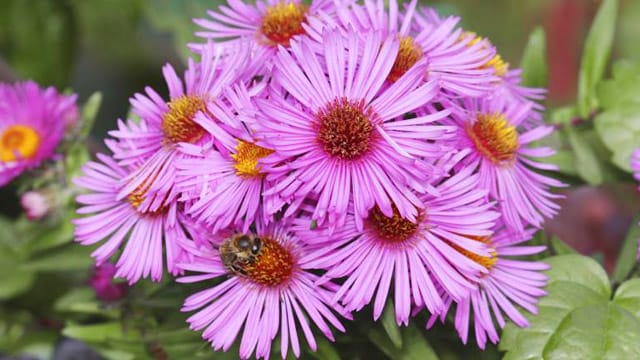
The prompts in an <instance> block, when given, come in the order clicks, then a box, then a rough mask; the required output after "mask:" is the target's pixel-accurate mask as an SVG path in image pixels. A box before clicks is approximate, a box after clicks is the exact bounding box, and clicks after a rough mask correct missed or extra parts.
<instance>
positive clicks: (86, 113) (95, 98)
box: [78, 92, 102, 140]
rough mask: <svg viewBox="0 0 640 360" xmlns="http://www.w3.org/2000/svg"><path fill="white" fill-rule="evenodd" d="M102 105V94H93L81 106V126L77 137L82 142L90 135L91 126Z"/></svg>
mask: <svg viewBox="0 0 640 360" xmlns="http://www.w3.org/2000/svg"><path fill="white" fill-rule="evenodd" d="M101 104H102V93H100V92H94V93H93V94H91V96H90V97H89V99H87V101H86V102H85V103H84V105H83V106H82V125H81V127H80V131H79V133H78V137H79V139H81V140H84V139H86V138H87V136H89V134H90V133H91V129H92V128H93V124H94V122H95V120H96V116H97V115H98V110H100V105H101Z"/></svg>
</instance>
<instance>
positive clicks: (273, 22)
mask: <svg viewBox="0 0 640 360" xmlns="http://www.w3.org/2000/svg"><path fill="white" fill-rule="evenodd" d="M307 10H308V8H307V6H306V5H304V4H296V3H294V2H286V1H281V2H279V3H278V4H276V5H273V6H270V7H269V8H267V12H266V13H265V14H264V16H263V17H262V23H261V24H260V33H262V35H264V37H265V38H266V43H267V44H268V45H271V46H278V45H282V46H289V40H291V38H292V37H294V36H296V35H302V34H304V33H305V30H304V28H303V27H302V24H303V23H304V22H305V21H306V19H307Z"/></svg>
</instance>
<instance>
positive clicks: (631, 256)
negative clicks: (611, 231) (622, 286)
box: [613, 215, 640, 281]
mask: <svg viewBox="0 0 640 360" xmlns="http://www.w3.org/2000/svg"><path fill="white" fill-rule="evenodd" d="M638 222H640V215H637V216H636V217H635V218H634V219H633V222H632V223H631V226H630V227H629V232H628V233H627V237H626V238H625V240H624V243H623V245H622V247H621V248H620V253H619V254H618V260H617V261H616V268H615V270H614V272H613V279H614V280H615V281H622V280H624V278H625V277H626V276H627V274H628V273H629V272H630V271H631V270H632V269H633V268H634V267H635V266H636V264H637V261H638V260H637V259H636V256H637V254H638V239H640V226H638V225H637V224H638Z"/></svg>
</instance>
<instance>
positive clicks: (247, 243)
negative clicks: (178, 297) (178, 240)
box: [178, 223, 349, 359]
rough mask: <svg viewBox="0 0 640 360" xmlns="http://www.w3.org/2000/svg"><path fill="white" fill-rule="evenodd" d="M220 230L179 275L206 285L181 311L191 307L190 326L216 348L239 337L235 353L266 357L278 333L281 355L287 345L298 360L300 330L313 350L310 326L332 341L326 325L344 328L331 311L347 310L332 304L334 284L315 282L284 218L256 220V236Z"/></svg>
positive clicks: (224, 347) (305, 252)
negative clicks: (279, 220) (275, 221)
mask: <svg viewBox="0 0 640 360" xmlns="http://www.w3.org/2000/svg"><path fill="white" fill-rule="evenodd" d="M199 235H201V236H205V235H204V234H199ZM226 236H229V237H228V238H225V235H222V234H219V235H214V236H213V237H212V238H211V243H210V246H209V247H208V248H202V249H201V250H199V251H197V252H196V253H195V257H194V259H193V261H191V262H189V263H185V264H181V265H180V266H181V268H182V269H184V270H186V271H194V272H197V273H199V274H197V275H191V276H184V277H182V278H179V279H178V282H182V283H194V282H196V283H197V282H202V281H207V282H208V283H211V284H212V286H211V287H210V288H208V289H206V290H202V291H200V292H198V293H196V294H194V295H191V296H190V297H189V298H187V299H186V300H185V302H184V306H183V308H182V311H197V312H196V313H195V314H193V315H192V316H191V317H189V319H188V320H187V321H188V322H189V324H190V327H191V329H193V330H203V333H202V337H203V338H205V339H207V340H208V341H209V342H211V346H212V347H213V349H214V350H223V351H228V350H229V348H230V347H231V346H232V344H233V343H234V342H235V339H236V338H237V337H238V336H239V337H240V358H242V359H248V358H250V357H252V355H253V354H255V356H256V357H257V358H269V356H270V354H271V344H272V342H273V341H274V340H275V339H276V337H277V336H278V335H280V352H281V354H282V358H283V359H284V358H286V357H287V353H288V351H289V348H290V347H291V349H292V350H293V354H294V355H295V356H296V357H297V358H298V357H300V339H299V337H298V333H299V330H301V332H302V334H304V338H305V340H306V342H307V344H308V346H309V348H311V349H312V350H314V351H315V350H316V348H317V344H316V340H315V337H314V335H313V333H312V330H311V326H314V327H316V328H317V329H318V330H320V332H321V333H322V334H324V336H326V337H327V338H328V339H329V340H332V341H333V339H334V338H333V333H332V331H331V328H330V326H329V324H331V325H332V326H333V327H335V328H337V329H338V330H339V331H344V327H343V326H342V324H341V322H340V320H339V319H338V316H337V314H336V313H338V314H341V315H343V316H347V317H348V316H349V315H348V313H346V312H345V311H344V310H342V309H341V308H340V307H339V306H332V301H331V299H332V298H333V296H334V295H335V290H336V286H335V285H334V284H332V283H325V284H324V285H321V286H318V285H315V282H316V281H317V280H318V278H319V276H318V275H316V274H315V273H314V272H312V271H310V270H311V269H310V268H309V266H307V264H306V263H307V259H308V257H309V256H310V255H312V253H311V252H309V251H308V250H307V247H305V246H304V242H303V241H301V239H299V238H298V237H297V235H296V234H295V233H293V232H291V231H290V229H289V228H288V225H287V224H285V223H278V224H272V225H270V226H267V227H265V226H262V225H258V227H257V233H256V234H248V233H247V234H245V233H243V232H241V231H240V232H236V233H234V232H232V231H227V232H226ZM212 279H219V280H221V281H219V282H215V283H214V282H212V281H211V280H212Z"/></svg>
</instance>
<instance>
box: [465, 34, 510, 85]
mask: <svg viewBox="0 0 640 360" xmlns="http://www.w3.org/2000/svg"><path fill="white" fill-rule="evenodd" d="M470 37H471V38H472V39H471V41H469V42H468V43H467V46H473V45H475V44H477V43H479V42H480V41H482V40H483V38H482V37H481V36H477V35H476V33H474V32H471V31H465V32H463V33H462V35H460V38H461V39H466V38H470ZM491 67H492V68H493V70H494V71H495V73H496V75H497V76H500V77H502V76H504V75H505V74H506V73H507V71H509V63H507V62H505V61H504V60H502V57H501V56H500V54H496V55H495V56H494V57H492V58H491V59H490V60H489V61H487V62H486V63H485V64H484V65H482V66H481V67H480V68H481V69H488V68H491Z"/></svg>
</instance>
